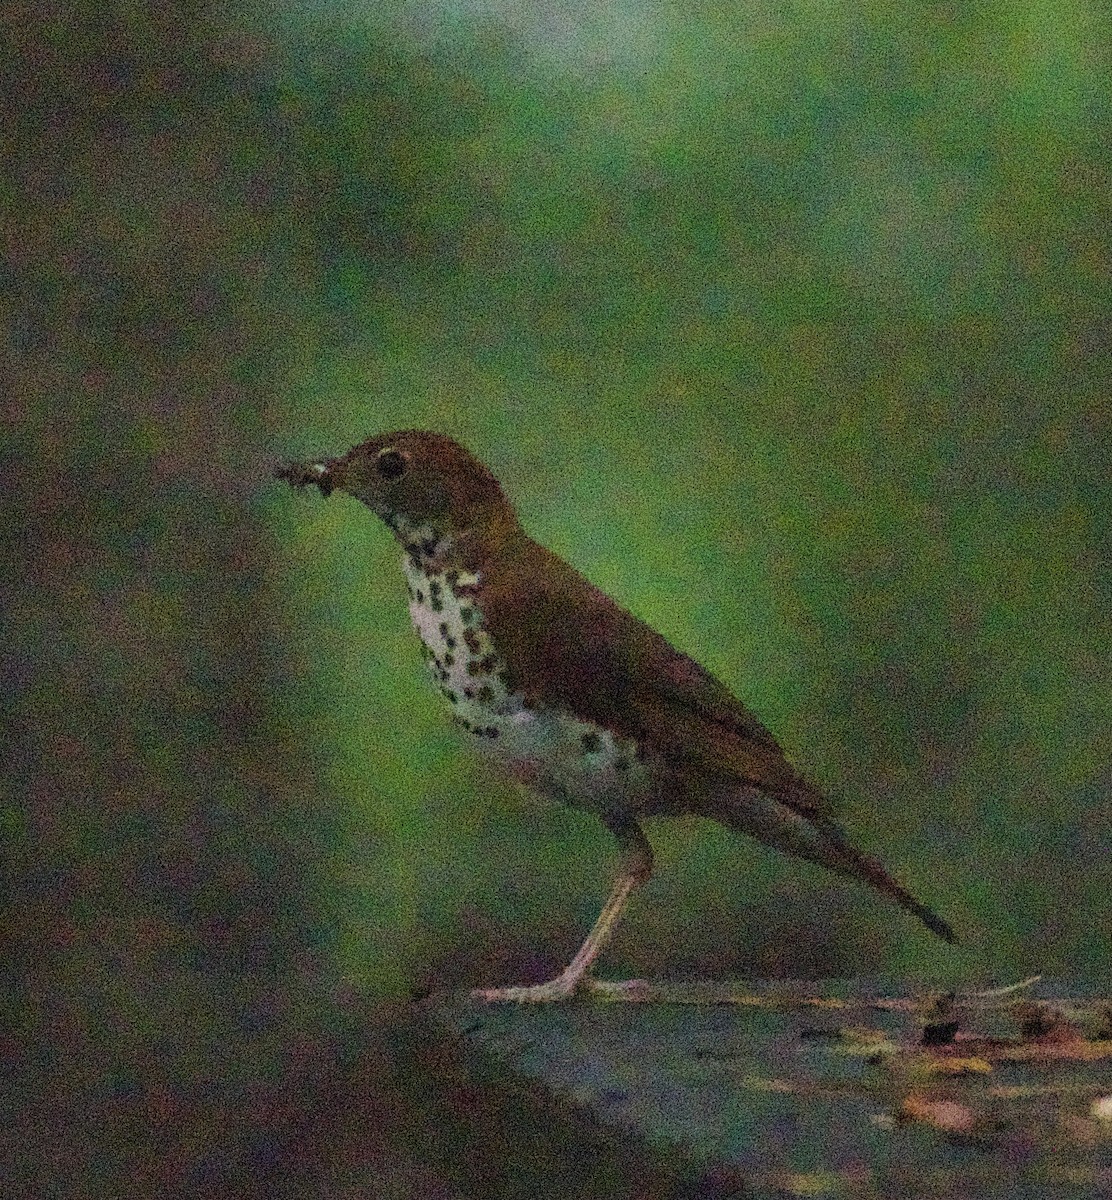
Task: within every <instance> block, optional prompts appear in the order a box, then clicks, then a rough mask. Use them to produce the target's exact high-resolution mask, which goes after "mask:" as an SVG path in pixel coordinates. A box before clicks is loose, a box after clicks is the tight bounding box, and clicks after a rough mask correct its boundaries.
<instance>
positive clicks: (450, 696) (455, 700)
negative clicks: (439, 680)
mask: <svg viewBox="0 0 1112 1200" xmlns="http://www.w3.org/2000/svg"><path fill="white" fill-rule="evenodd" d="M440 690H441V691H442V692H443V693H444V695H445V696H447V698H448V700H449V701H450V702H451V703H452V704H458V703H459V696H458V695H457V694H456V693H455V692H453V691H452V689H451V688H447V687H446V688H441V689H440Z"/></svg>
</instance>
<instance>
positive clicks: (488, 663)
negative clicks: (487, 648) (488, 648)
mask: <svg viewBox="0 0 1112 1200" xmlns="http://www.w3.org/2000/svg"><path fill="white" fill-rule="evenodd" d="M497 664H498V655H497V654H494V653H491V654H488V655H486V657H485V658H483V659H481V660H480V662H479V669H480V670H481V671H482V673H483V674H484V675H489V674H491V672H492V671H493V670H494V668H495V667H496V666H497Z"/></svg>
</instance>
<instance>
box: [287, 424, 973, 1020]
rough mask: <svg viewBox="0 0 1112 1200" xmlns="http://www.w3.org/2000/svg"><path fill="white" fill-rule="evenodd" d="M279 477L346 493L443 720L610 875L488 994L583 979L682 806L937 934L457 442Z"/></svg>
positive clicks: (773, 758)
mask: <svg viewBox="0 0 1112 1200" xmlns="http://www.w3.org/2000/svg"><path fill="white" fill-rule="evenodd" d="M277 474H278V475H279V477H280V478H283V479H286V480H288V481H289V482H290V483H291V484H292V485H293V486H295V487H304V486H306V485H308V484H314V485H316V486H317V487H318V488H319V489H320V491H321V492H322V494H324V495H325V496H327V495H328V494H329V493H330V492H332V491H333V490H334V489H338V490H342V491H344V492H347V493H348V494H349V495H352V496H354V497H355V498H356V499H358V500H361V501H362V502H363V503H364V504H365V505H367V507H368V508H370V509H371V510H372V511H373V512H375V513H377V514H378V516H379V517H381V518H382V520H383V521H385V523H386V524H387V525H388V526H389V527H390V529H391V530H392V531H393V533H394V535H395V537H396V538H397V540H398V541H399V542H400V543H401V546H402V548H403V549H404V552H405V553H404V558H403V569H404V571H405V576H406V580H407V582H408V589H409V611H410V615H411V617H412V619H413V624H414V626H415V627H416V629H417V632H418V634H419V635H420V638H421V642H422V644H423V653H424V655H425V659H426V663H427V666H428V669H429V671H430V672H431V673H432V677H433V680H434V682H435V684H436V686H437V687H438V689H439V691H440V692H441V694H442V695H443V696H444V698H445V700H446V702H447V703H448V704H449V706H450V708H451V710H452V716H453V718H454V719H455V721H456V722H457V723H458V724H459V725H461V726H462V727H463V728H464V729H466V730H467V731H468V732H469V733H470V734H471V735H472V736H473V737H474V739H475V742H476V743H477V745H478V746H479V747H481V749H482V750H483V751H484V752H485V753H486V754H487V755H489V756H490V757H492V758H494V759H495V760H496V761H497V763H498V764H499V765H500V766H501V767H502V768H504V769H505V770H506V771H507V772H508V773H509V774H510V775H511V776H513V777H515V778H517V779H518V780H521V781H522V782H524V783H525V784H527V785H528V786H529V787H531V788H533V789H535V790H536V791H538V792H540V793H542V794H544V795H546V796H548V797H551V798H554V799H556V800H559V801H561V802H563V803H565V804H570V805H574V806H576V807H578V808H583V809H588V810H590V811H591V812H593V813H595V814H596V815H597V816H598V817H599V819H600V820H601V821H602V823H603V824H604V825H605V826H606V828H607V829H609V830H610V832H611V833H612V834H613V835H614V837H615V838H616V839H617V843H618V850H619V858H620V867H619V870H618V874H617V880H616V882H615V884H614V888H613V891H612V892H611V894H610V897H609V899H608V900H607V901H606V904H605V905H604V906H603V909H602V912H601V913H600V915H599V917H598V920H597V921H596V922H595V924H594V926H593V928H592V929H591V931H590V933H589V934H588V936H587V939H586V941H584V943H583V945H582V946H581V947H580V949H579V951H578V953H577V954H576V955H575V957H574V958H573V959H572V961H571V963H570V964H569V965H568V966H567V967H566V969H565V970H564V971H563V972H561V974H560V975H558V976H557V977H556V978H555V979H552V980H550V981H549V982H547V983H543V984H539V985H536V986H532V987H503V988H488V989H481V990H479V991H477V992H476V993H475V995H476V996H477V997H479V998H482V999H486V1000H517V1001H541V1000H559V999H563V998H565V997H567V996H570V995H572V994H573V993H574V992H575V991H576V990H577V989H578V988H580V987H589V988H591V989H593V990H600V991H602V990H607V989H611V988H621V987H623V986H631V985H622V984H605V983H603V982H602V981H598V980H595V979H593V978H592V977H591V975H590V968H591V966H592V964H593V963H594V961H595V959H596V957H597V956H598V954H599V952H600V951H601V950H602V948H603V947H604V946H605V945H606V943H607V941H608V940H609V938H610V936H611V934H612V932H613V930H614V927H615V925H616V924H617V921H618V919H619V917H620V915H621V912H622V909H623V908H624V907H625V904H626V901H627V900H628V898H629V896H630V893H631V892H632V891H633V890H634V889H635V888H636V887H638V886H639V885H640V884H642V883H644V882H645V880H647V879H648V877H649V875H650V873H651V871H652V865H653V855H652V850H651V848H650V846H649V842H648V840H647V839H646V837H645V835H644V833H643V832H642V830H641V821H642V819H644V818H646V817H653V816H660V815H663V816H668V815H677V814H679V813H683V812H691V813H696V814H698V815H700V816H704V817H710V818H713V819H714V820H716V821H719V822H720V823H722V824H723V825H726V826H728V827H729V828H730V829H736V830H740V831H741V832H743V833H747V834H749V835H751V836H752V837H755V838H757V839H759V840H760V841H762V842H764V843H766V844H767V845H770V846H774V847H775V848H776V849H778V850H781V851H783V852H784V853H787V854H795V855H798V856H799V857H801V858H805V859H809V860H810V861H812V862H815V863H819V864H821V865H822V866H824V867H827V868H828V869H830V870H831V871H835V872H837V873H839V874H841V875H848V876H853V877H854V878H856V879H860V880H863V881H864V882H866V883H868V884H871V885H872V886H873V887H874V888H877V889H878V890H879V891H881V892H883V893H884V895H886V896H888V897H889V898H890V899H891V900H893V901H895V903H896V904H898V905H900V906H901V907H903V908H905V909H907V910H908V911H909V912H911V913H914V914H915V916H917V917H918V918H919V920H921V921H922V922H923V924H924V925H926V926H927V928H928V929H930V930H932V931H933V932H934V933H936V934H938V936H939V937H942V938H944V939H945V940H946V941H948V942H952V941H954V940H955V939H954V933H953V930H952V929H951V928H950V926H949V925H948V924H947V923H946V922H945V921H944V920H942V919H941V918H940V917H938V916H937V915H935V913H933V912H932V911H931V910H930V909H929V908H927V907H926V906H925V905H923V904H921V903H920V902H919V901H918V900H916V899H915V897H914V896H912V895H911V894H910V893H909V892H908V891H907V890H905V889H904V888H903V887H901V886H900V884H899V883H897V882H896V881H895V880H894V879H893V878H892V877H891V876H890V875H889V874H888V872H887V871H886V870H885V869H884V867H883V866H882V865H881V864H880V863H879V862H878V861H877V860H876V859H874V858H872V857H870V856H868V855H866V854H863V853H862V852H861V851H859V850H857V849H855V848H854V847H853V846H852V845H850V843H849V841H848V840H847V837H846V835H845V833H844V832H843V831H842V829H841V828H840V827H839V826H838V825H837V824H836V823H835V822H834V820H833V819H832V817H831V815H830V807H829V804H828V802H827V801H826V800H825V798H824V797H823V795H822V794H821V793H820V792H819V791H818V790H817V789H816V788H815V787H814V786H813V785H812V784H810V783H809V782H808V781H807V780H806V779H804V778H803V777H802V776H801V775H800V774H799V773H798V772H797V771H796V770H795V768H794V767H792V765H791V764H790V763H789V762H788V760H787V758H786V757H785V756H784V753H783V751H782V750H781V749H780V747H779V745H778V744H777V743H776V740H775V739H774V738H773V736H772V734H771V733H769V731H768V730H767V729H766V728H765V727H764V726H763V725H762V724H761V723H760V721H758V720H757V718H756V717H755V716H754V715H753V714H752V713H751V712H749V710H748V709H747V708H746V707H745V706H744V705H743V704H742V703H741V702H740V701H739V700H737V699H736V698H735V697H734V696H733V694H732V693H731V692H730V691H729V689H728V688H727V687H726V686H725V685H724V684H723V683H721V682H719V680H717V679H716V678H715V677H714V676H712V675H711V674H710V673H709V672H707V671H706V670H704V669H703V668H702V667H701V666H699V664H698V663H697V662H695V661H694V660H693V659H691V658H689V657H688V656H687V655H686V654H681V653H680V651H678V650H676V649H675V648H674V647H673V646H672V645H670V644H669V643H668V642H667V641H666V640H665V638H664V637H663V636H661V635H660V634H659V633H657V632H656V631H655V630H653V629H652V628H650V627H649V626H648V625H646V624H645V623H644V622H643V621H641V620H639V619H638V618H637V617H635V616H633V615H632V614H631V613H629V612H627V611H626V610H625V609H624V608H622V607H621V606H620V605H618V604H617V603H615V601H613V600H611V599H610V597H609V596H607V595H605V594H604V593H603V592H601V591H599V589H598V588H596V587H595V586H594V585H593V584H591V583H590V582H588V580H586V579H585V578H584V577H583V576H582V575H580V574H579V573H578V572H577V571H576V570H575V569H574V568H573V567H571V566H570V565H569V564H568V563H566V562H565V561H564V560H563V559H562V558H560V557H559V556H557V555H556V554H553V553H552V552H551V551H549V550H546V549H545V548H544V547H543V546H541V545H539V544H538V543H537V542H535V541H533V540H532V539H531V538H530V537H529V536H528V535H527V534H526V533H525V531H524V530H523V529H522V527H521V524H520V523H519V521H518V519H517V516H516V514H515V513H514V510H513V507H512V506H511V505H510V503H509V501H508V500H507V499H506V497H505V496H504V495H503V492H502V488H501V487H500V485H499V483H498V480H497V479H496V478H495V477H494V475H493V474H492V473H491V472H490V471H489V470H488V469H487V468H486V467H485V466H484V465H483V464H482V463H481V462H479V461H478V459H476V458H475V457H474V456H473V455H471V454H470V453H469V452H468V451H467V450H465V449H464V448H463V447H462V446H460V445H459V444H458V443H457V442H454V441H452V440H451V439H450V438H447V437H444V436H442V435H440V434H436V433H430V432H425V431H421V430H409V431H404V432H398V433H390V434H384V435H382V436H379V437H373V438H370V439H369V440H367V441H365V442H363V443H362V444H360V445H358V446H356V447H354V449H352V450H350V451H349V452H348V453H347V454H345V455H344V456H343V457H342V458H335V459H327V460H324V461H318V462H312V463H305V464H291V465H289V466H285V467H282V468H281V469H280V470H279V471H278V472H277Z"/></svg>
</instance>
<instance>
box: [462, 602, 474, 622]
mask: <svg viewBox="0 0 1112 1200" xmlns="http://www.w3.org/2000/svg"><path fill="white" fill-rule="evenodd" d="M474 615H475V610H474V609H473V608H471V607H469V606H468V605H464V606H463V608H461V609H460V610H459V619H460V620H461V621H462V622H463V623H464V624H465V625H470V624H471V618H472V617H473V616H474Z"/></svg>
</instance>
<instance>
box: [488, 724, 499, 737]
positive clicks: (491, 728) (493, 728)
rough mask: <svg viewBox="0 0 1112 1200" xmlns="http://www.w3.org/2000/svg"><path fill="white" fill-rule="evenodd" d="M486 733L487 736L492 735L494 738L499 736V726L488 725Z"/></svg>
mask: <svg viewBox="0 0 1112 1200" xmlns="http://www.w3.org/2000/svg"><path fill="white" fill-rule="evenodd" d="M486 735H487V737H492V738H493V737H497V736H498V726H497V725H488V726H487V727H486Z"/></svg>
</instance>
